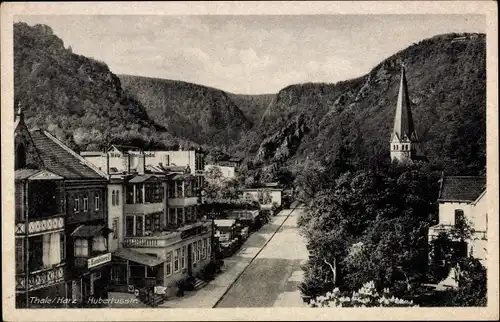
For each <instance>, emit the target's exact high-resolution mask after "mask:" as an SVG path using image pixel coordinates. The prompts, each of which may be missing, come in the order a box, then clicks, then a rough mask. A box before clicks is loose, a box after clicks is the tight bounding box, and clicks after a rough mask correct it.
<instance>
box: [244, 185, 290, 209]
mask: <svg viewBox="0 0 500 322" xmlns="http://www.w3.org/2000/svg"><path fill="white" fill-rule="evenodd" d="M243 198H244V199H245V200H246V201H257V202H258V203H259V204H260V206H261V209H263V210H270V209H272V207H273V204H276V205H277V206H281V205H282V204H283V189H282V188H279V187H277V186H275V185H267V186H266V185H265V186H262V187H255V188H246V189H245V190H244V192H243Z"/></svg>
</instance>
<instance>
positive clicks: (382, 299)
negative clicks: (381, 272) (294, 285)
mask: <svg viewBox="0 0 500 322" xmlns="http://www.w3.org/2000/svg"><path fill="white" fill-rule="evenodd" d="M309 305H310V306H311V307H414V306H417V305H415V304H414V303H413V302H412V301H406V300H403V299H399V298H396V297H394V296H391V295H390V294H389V289H387V288H386V289H384V290H383V291H382V292H381V293H379V292H377V290H376V289H375V283H374V282H373V281H371V282H368V283H365V284H364V285H363V286H362V287H361V288H360V289H359V290H358V291H357V292H356V291H355V292H353V293H352V296H347V295H345V294H342V293H341V292H340V290H339V289H338V288H335V289H334V290H333V291H331V292H328V293H326V294H325V295H323V296H318V297H316V298H315V299H313V300H311V301H310V303H309Z"/></svg>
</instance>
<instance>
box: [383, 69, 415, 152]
mask: <svg viewBox="0 0 500 322" xmlns="http://www.w3.org/2000/svg"><path fill="white" fill-rule="evenodd" d="M390 144H391V160H398V161H399V162H402V161H407V160H414V159H415V158H416V157H417V153H418V147H419V141H418V137H417V133H416V131H415V126H414V124H413V118H412V115H411V108H410V98H409V96H408V85H407V84H406V75H405V67H404V65H403V66H401V81H400V83H399V94H398V101H397V104H396V115H395V116H394V128H393V131H392V137H391V141H390Z"/></svg>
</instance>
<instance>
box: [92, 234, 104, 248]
mask: <svg viewBox="0 0 500 322" xmlns="http://www.w3.org/2000/svg"><path fill="white" fill-rule="evenodd" d="M106 248H107V247H106V238H104V236H96V237H94V238H93V239H92V251H97V252H104V251H106Z"/></svg>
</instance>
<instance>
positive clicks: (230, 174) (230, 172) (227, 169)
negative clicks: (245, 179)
mask: <svg viewBox="0 0 500 322" xmlns="http://www.w3.org/2000/svg"><path fill="white" fill-rule="evenodd" d="M212 168H219V170H220V171H221V173H222V176H223V178H224V179H234V178H236V167H233V166H223V165H216V164H207V165H205V173H206V172H208V171H210V169H212Z"/></svg>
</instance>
